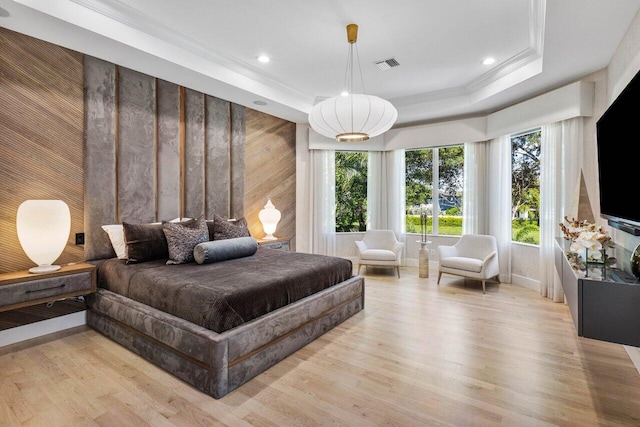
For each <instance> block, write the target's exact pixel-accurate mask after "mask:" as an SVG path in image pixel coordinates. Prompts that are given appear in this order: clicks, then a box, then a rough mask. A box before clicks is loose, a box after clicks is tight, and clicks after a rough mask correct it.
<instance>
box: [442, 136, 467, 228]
mask: <svg viewBox="0 0 640 427" xmlns="http://www.w3.org/2000/svg"><path fill="white" fill-rule="evenodd" d="M463 172H464V146H463V145H457V146H453V147H443V148H439V149H438V201H439V208H440V213H439V215H438V234H447V235H454V236H460V235H462V189H463V184H464V181H463Z"/></svg>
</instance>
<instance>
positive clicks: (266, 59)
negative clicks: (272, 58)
mask: <svg viewBox="0 0 640 427" xmlns="http://www.w3.org/2000/svg"><path fill="white" fill-rule="evenodd" d="M258 61H260V62H262V63H263V64H266V63H267V62H269V57H268V56H267V55H260V56H258Z"/></svg>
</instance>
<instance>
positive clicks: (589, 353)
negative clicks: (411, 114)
mask: <svg viewBox="0 0 640 427" xmlns="http://www.w3.org/2000/svg"><path fill="white" fill-rule="evenodd" d="M401 275H402V277H401V278H400V279H397V278H396V277H395V273H394V272H393V271H392V270H386V271H385V270H379V271H375V272H374V271H373V270H372V271H371V273H366V274H365V277H366V279H365V280H366V297H365V300H366V302H365V309H364V310H363V311H362V312H360V313H358V314H357V315H355V316H354V317H352V318H350V319H348V320H347V321H346V322H344V323H343V324H341V325H339V326H338V327H336V328H335V329H333V330H331V331H329V332H328V333H327V334H325V335H323V336H322V337H320V338H319V339H317V340H316V341H314V342H312V343H311V344H309V345H307V346H306V347H304V348H303V349H301V350H299V351H298V352H296V353H295V354H293V355H291V356H289V357H288V358H287V359H285V360H283V361H282V362H280V363H279V364H277V365H276V366H274V367H272V368H270V369H269V370H267V371H266V372H264V373H263V374H261V375H259V376H258V377H256V378H254V379H253V380H251V381H249V382H248V383H247V384H245V385H243V386H241V387H240V388H239V389H237V390H235V391H233V392H231V393H230V394H229V395H227V396H225V397H224V398H223V399H220V400H216V399H213V398H211V397H209V396H207V395H205V394H203V393H201V392H199V391H197V390H195V389H193V388H191V387H190V386H188V385H186V384H184V383H182V382H181V381H179V380H177V379H175V378H174V377H172V376H170V375H169V374H167V373H165V372H164V371H162V370H160V369H158V368H156V367H155V366H153V365H151V364H150V363H147V362H146V361H144V360H143V359H141V358H139V357H138V356H136V355H135V354H133V353H131V352H129V351H128V350H125V349H124V348H122V347H120V346H119V345H117V344H115V343H114V342H112V341H110V340H108V339H107V338H104V337H103V336H101V335H99V334H98V333H96V332H94V331H93V330H91V329H89V328H86V327H80V328H76V329H73V330H69V331H64V332H60V333H58V334H54V335H53V336H48V337H44V338H39V339H36V340H32V341H30V342H24V343H20V344H15V345H12V346H8V347H4V348H0V425H3V426H5V425H6V426H10V425H25V426H48V427H52V426H69V425H86V426H92V425H100V426H129V425H153V426H209V425H230V426H238V425H240V426H242V425H259V426H294V425H295V426H307V425H309V426H313V425H344V426H361V425H362V426H369V425H371V426H374V425H375V426H378V425H397V426H414V425H419V426H445V425H446V426H493V425H503V426H518V427H519V426H551V425H559V426H624V425H631V426H638V425H640V375H639V374H638V371H637V370H636V369H635V367H634V366H633V364H632V362H631V361H630V359H629V357H628V356H627V353H626V352H625V350H624V348H623V347H622V346H621V345H617V344H612V343H606V342H600V341H595V340H590V339H585V338H579V337H577V336H576V332H575V330H574V327H573V324H572V321H571V318H570V314H569V310H568V308H567V307H566V306H565V305H563V304H557V303H553V302H550V301H548V300H546V299H543V298H541V297H540V296H539V295H538V294H537V293H536V292H533V291H530V290H527V289H524V288H521V287H518V286H514V285H507V284H500V285H496V284H491V285H488V286H487V294H486V295H483V294H482V290H481V287H480V284H479V282H478V283H474V282H469V284H468V286H467V287H465V285H464V279H461V278H456V277H454V276H448V275H444V276H443V278H442V281H441V285H440V286H437V285H436V281H435V276H437V273H436V272H434V271H431V275H430V276H431V277H430V278H428V279H419V278H418V274H417V269H415V268H404V269H402V270H401Z"/></svg>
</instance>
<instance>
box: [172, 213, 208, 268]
mask: <svg viewBox="0 0 640 427" xmlns="http://www.w3.org/2000/svg"><path fill="white" fill-rule="evenodd" d="M162 229H163V231H164V235H165V237H166V239H167V247H168V251H169V259H168V260H167V264H184V263H187V262H191V261H193V248H195V247H196V245H197V244H199V243H202V242H208V241H209V229H208V228H207V223H206V222H205V220H204V217H200V218H198V219H197V220H195V221H194V222H193V223H189V224H184V223H174V222H163V223H162Z"/></svg>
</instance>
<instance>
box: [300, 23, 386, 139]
mask: <svg viewBox="0 0 640 427" xmlns="http://www.w3.org/2000/svg"><path fill="white" fill-rule="evenodd" d="M357 41H358V26H357V25H356V24H349V25H347V42H349V55H348V56H347V72H346V73H345V86H346V87H345V89H346V91H345V92H344V95H342V94H341V95H340V96H334V97H333V98H329V99H325V100H324V101H322V102H319V103H318V104H316V105H314V106H313V108H312V109H311V112H310V113H309V125H311V128H312V129H313V130H315V131H316V132H318V133H319V134H320V135H323V136H326V137H328V138H335V140H336V141H339V142H358V141H366V140H367V139H369V138H373V137H374V136H378V135H380V134H382V133H384V132H386V131H388V130H389V129H391V126H393V124H394V123H395V122H396V119H397V118H398V110H396V108H395V107H394V106H393V104H391V103H390V102H389V101H386V100H384V99H382V98H378V97H377V96H373V95H366V94H365V93H364V82H361V85H362V92H363V93H360V94H358V93H354V86H353V72H354V67H353V58H354V55H353V51H354V46H355V45H356V42H357ZM356 54H357V49H356ZM358 69H359V71H360V78H361V79H362V70H361V69H360V60H359V59H358Z"/></svg>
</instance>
